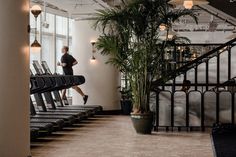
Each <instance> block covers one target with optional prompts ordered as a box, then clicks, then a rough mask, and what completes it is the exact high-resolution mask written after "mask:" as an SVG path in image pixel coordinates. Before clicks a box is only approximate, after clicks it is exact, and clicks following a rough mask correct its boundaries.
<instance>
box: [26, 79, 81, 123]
mask: <svg viewBox="0 0 236 157" xmlns="http://www.w3.org/2000/svg"><path fill="white" fill-rule="evenodd" d="M31 78H32V79H33V78H34V79H35V82H34V86H36V87H37V89H38V92H35V93H34V94H33V95H34V97H35V100H36V102H37V105H38V107H41V111H43V112H37V114H38V115H51V114H53V115H64V116H72V117H73V118H74V119H75V120H76V121H80V119H81V115H82V113H80V112H76V113H75V112H69V111H68V112H67V111H64V112H63V111H57V110H48V109H47V106H46V105H45V103H44V99H43V96H42V93H46V92H49V91H51V90H53V89H54V88H53V85H54V83H53V82H50V81H51V78H54V76H46V75H44V76H31ZM39 78H40V79H41V80H43V82H44V83H40V82H39Z"/></svg>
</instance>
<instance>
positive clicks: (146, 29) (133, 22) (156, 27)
mask: <svg viewBox="0 0 236 157" xmlns="http://www.w3.org/2000/svg"><path fill="white" fill-rule="evenodd" d="M182 16H190V17H192V18H193V19H194V20H195V21H197V18H196V15H195V13H194V12H193V11H191V10H187V9H175V10H173V9H172V6H171V5H170V4H168V1H166V0H133V1H132V2H124V1H123V4H122V5H121V7H118V8H110V9H104V10H99V11H98V12H97V13H96V15H95V28H96V29H101V30H102V31H103V35H101V36H100V37H99V38H98V41H97V44H96V46H97V48H98V49H99V50H100V51H101V54H103V55H109V56H110V58H109V60H108V61H107V63H109V64H112V65H114V66H115V67H116V68H118V69H119V70H120V71H121V72H124V73H126V75H127V77H128V79H129V81H130V85H131V89H132V101H133V112H132V114H131V118H132V122H133V124H134V127H135V129H136V131H137V132H138V133H144V134H148V133H151V130H152V116H153V114H152V113H151V112H150V108H149V97H150V92H151V88H152V81H153V80H155V79H160V78H163V76H164V73H165V69H164V67H165V64H167V63H165V62H164V60H163V56H164V53H165V49H166V47H167V46H168V45H169V44H168V40H169V39H168V32H169V28H171V26H172V23H174V22H175V21H176V20H178V19H179V18H180V17H182ZM163 24H164V25H165V26H166V28H167V33H166V34H167V35H166V38H165V40H164V41H163V40H160V38H159V37H160V32H161V31H160V25H163ZM183 39H184V38H183ZM171 40H172V39H171ZM174 41H178V38H176V37H175V38H174Z"/></svg>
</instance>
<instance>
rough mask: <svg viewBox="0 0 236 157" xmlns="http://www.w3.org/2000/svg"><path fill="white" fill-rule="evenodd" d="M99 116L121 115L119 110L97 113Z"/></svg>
mask: <svg viewBox="0 0 236 157" xmlns="http://www.w3.org/2000/svg"><path fill="white" fill-rule="evenodd" d="M99 114H100V115H121V114H122V112H121V110H105V111H101V112H100V113H99Z"/></svg>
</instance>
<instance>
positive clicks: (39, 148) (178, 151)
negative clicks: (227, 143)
mask: <svg viewBox="0 0 236 157" xmlns="http://www.w3.org/2000/svg"><path fill="white" fill-rule="evenodd" d="M31 147H32V148H31V152H32V156H33V157H213V151H212V145H211V140H210V135H209V134H208V133H199V132H198V133H186V132H181V133H178V132H175V133H165V132H161V133H153V134H152V135H138V134H136V133H135V131H134V129H133V127H132V124H131V120H130V117H128V116H96V117H94V118H91V119H89V120H87V121H86V122H84V123H82V124H79V125H76V126H74V127H70V128H67V129H65V130H64V131H60V132H57V133H55V134H54V135H52V136H50V137H47V138H41V139H40V140H39V141H37V142H33V143H32V146H31Z"/></svg>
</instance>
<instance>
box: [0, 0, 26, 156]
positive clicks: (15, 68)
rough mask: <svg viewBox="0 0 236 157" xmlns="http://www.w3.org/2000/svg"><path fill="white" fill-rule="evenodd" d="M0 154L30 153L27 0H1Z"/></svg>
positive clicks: (21, 154) (24, 154)
mask: <svg viewBox="0 0 236 157" xmlns="http://www.w3.org/2000/svg"><path fill="white" fill-rule="evenodd" d="M0 19H1V24H0V34H1V35H0V49H1V50H0V73H1V74H0V156H1V157H27V156H29V155H30V130H29V41H28V36H29V34H28V32H27V25H28V23H29V1H28V0H6V1H1V2H0Z"/></svg>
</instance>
